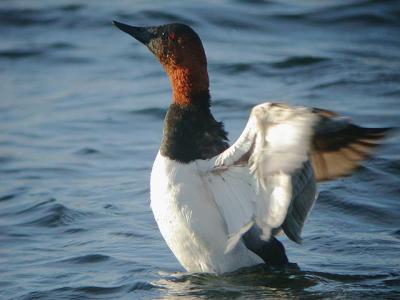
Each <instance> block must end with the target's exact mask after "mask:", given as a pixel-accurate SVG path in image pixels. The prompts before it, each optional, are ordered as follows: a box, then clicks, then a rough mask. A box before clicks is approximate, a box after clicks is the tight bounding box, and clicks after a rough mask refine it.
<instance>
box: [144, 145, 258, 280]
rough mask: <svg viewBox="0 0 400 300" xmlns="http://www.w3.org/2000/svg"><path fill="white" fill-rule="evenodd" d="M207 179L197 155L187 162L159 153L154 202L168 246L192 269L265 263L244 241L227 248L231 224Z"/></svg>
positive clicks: (154, 172) (153, 183)
mask: <svg viewBox="0 0 400 300" xmlns="http://www.w3.org/2000/svg"><path fill="white" fill-rule="evenodd" d="M207 180H208V179H207V178H205V177H204V176H202V171H201V167H199V161H194V162H190V163H185V164H184V163H180V162H177V161H174V160H171V159H169V158H167V157H164V156H162V155H161V154H160V153H158V155H157V157H156V160H155V162H154V165H153V169H152V172H151V208H152V210H153V213H154V217H155V219H156V222H157V224H158V227H159V229H160V231H161V234H162V236H163V237H164V239H165V241H166V242H167V244H168V246H169V248H170V249H171V250H172V252H173V253H174V255H175V256H176V258H177V259H178V261H179V262H180V263H181V265H182V266H183V267H184V268H185V269H186V270H187V271H189V272H210V273H224V272H229V271H233V270H236V269H238V268H241V267H246V266H252V265H255V264H259V263H262V262H263V260H262V259H261V258H260V257H258V256H257V255H256V254H254V253H253V252H251V251H250V250H248V249H247V248H246V247H245V245H244V244H243V243H242V242H240V243H239V244H238V245H236V247H235V249H234V250H232V251H230V252H229V253H225V250H226V246H227V242H228V239H229V233H228V228H227V225H226V222H225V220H224V219H223V217H222V216H221V214H220V211H219V209H218V207H217V204H216V202H215V199H214V196H213V193H212V191H211V190H210V186H209V185H208V181H207ZM206 181H207V182H206Z"/></svg>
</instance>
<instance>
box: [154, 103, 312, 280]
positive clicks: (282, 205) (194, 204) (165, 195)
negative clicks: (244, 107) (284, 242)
mask: <svg viewBox="0 0 400 300" xmlns="http://www.w3.org/2000/svg"><path fill="white" fill-rule="evenodd" d="M315 121H316V116H315V115H314V114H312V113H311V111H310V110H309V109H306V108H303V107H301V108H294V107H289V106H282V105H271V104H269V103H264V104H261V105H258V106H256V107H255V108H254V109H253V111H252V113H251V115H250V118H249V121H248V123H247V125H246V128H245V129H244V131H243V133H242V135H241V136H240V137H239V139H238V140H237V141H236V142H235V143H234V144H233V145H232V146H231V147H230V148H228V149H227V150H226V151H224V152H223V153H221V154H220V155H218V156H216V157H213V158H211V159H209V160H195V161H194V162H191V163H188V164H182V163H179V162H176V161H172V160H170V159H168V158H166V157H163V156H162V155H161V154H160V153H159V154H158V155H157V158H156V160H155V162H154V166H153V170H152V175H151V207H152V210H153V212H154V216H155V219H156V221H157V224H158V226H159V228H160V231H161V233H162V235H163V237H164V239H165V240H166V242H167V244H168V246H169V247H170V248H171V250H172V251H173V252H174V254H175V256H176V257H177V258H178V260H179V261H180V263H181V264H182V265H183V266H184V268H185V269H186V270H188V271H190V272H216V273H223V272H227V271H232V270H235V269H237V268H240V267H245V266H250V265H254V264H257V263H261V262H262V260H261V259H260V258H259V257H258V256H256V255H255V254H254V253H252V252H251V251H249V250H248V249H247V248H246V247H245V246H244V244H243V242H242V241H241V239H240V238H241V236H242V234H244V233H245V232H246V231H247V230H248V229H249V228H250V226H251V225H252V224H253V223H257V224H258V226H259V227H261V228H262V238H263V239H265V240H268V239H269V237H270V236H271V232H272V230H273V229H278V228H279V227H280V226H281V225H282V223H283V221H284V220H285V217H286V214H287V211H288V208H289V205H290V201H291V199H292V190H293V188H292V180H291V175H292V174H293V173H294V172H295V171H296V170H297V169H299V168H300V167H301V166H302V165H303V163H304V162H305V161H307V159H308V152H309V149H310V139H311V135H312V128H313V125H314V124H315ZM246 155H247V156H249V158H248V159H243V158H244V157H245V156H246ZM311 179H312V180H314V178H311ZM302 184H303V185H304V184H305V183H302ZM296 188H297V189H298V187H296ZM309 197H312V200H311V201H312V202H314V194H310V195H309Z"/></svg>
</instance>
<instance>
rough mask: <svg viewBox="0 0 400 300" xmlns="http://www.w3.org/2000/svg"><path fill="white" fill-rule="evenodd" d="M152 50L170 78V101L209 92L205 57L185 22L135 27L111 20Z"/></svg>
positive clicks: (189, 99)
mask: <svg viewBox="0 0 400 300" xmlns="http://www.w3.org/2000/svg"><path fill="white" fill-rule="evenodd" d="M114 24H115V26H117V27H118V28H119V29H121V30H122V31H124V32H126V33H128V34H129V35H131V36H133V37H134V38H135V39H137V40H138V41H140V42H141V43H143V44H144V45H146V46H147V48H149V50H150V51H151V52H152V53H154V55H155V56H156V57H157V58H158V60H159V61H160V63H161V64H162V65H163V67H164V69H165V71H166V72H167V74H168V77H169V78H170V80H171V84H172V90H173V101H174V103H177V104H182V105H185V104H191V103H193V101H197V100H195V99H197V98H198V95H199V94H204V93H205V94H207V95H208V87H209V82H208V73H207V59H206V56H205V53H204V48H203V45H202V43H201V40H200V38H199V36H198V35H197V34H196V32H194V30H193V29H192V28H190V27H189V26H187V25H185V24H179V23H173V24H167V25H162V26H156V27H136V26H129V25H126V24H123V23H119V22H116V21H114Z"/></svg>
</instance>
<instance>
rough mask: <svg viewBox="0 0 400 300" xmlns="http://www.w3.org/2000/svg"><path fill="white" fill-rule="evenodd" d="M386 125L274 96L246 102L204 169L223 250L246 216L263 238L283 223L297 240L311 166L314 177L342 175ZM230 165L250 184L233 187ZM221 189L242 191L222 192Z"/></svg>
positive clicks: (310, 198) (308, 201) (311, 192)
mask: <svg viewBox="0 0 400 300" xmlns="http://www.w3.org/2000/svg"><path fill="white" fill-rule="evenodd" d="M387 130H388V129H386V128H384V129H367V128H362V127H359V126H356V125H354V124H351V123H350V122H349V121H348V120H347V119H344V118H341V117H339V116H338V115H336V114H334V113H332V112H329V111H325V110H320V109H314V108H306V107H291V106H287V105H283V104H277V103H264V104H261V105H258V106H256V107H254V108H253V110H252V112H251V115H250V118H249V120H248V122H247V125H246V127H245V129H244V131H243V133H242V134H241V136H240V137H239V138H238V140H237V141H236V142H235V143H234V144H233V145H232V146H231V147H229V148H228V149H227V150H225V151H224V152H222V153H221V154H220V155H218V156H216V157H214V158H212V159H211V160H210V162H211V165H212V167H211V168H210V169H209V170H208V171H207V174H208V180H209V181H210V184H209V187H210V190H211V192H212V193H213V194H214V199H215V201H216V202H217V205H218V207H219V208H220V211H221V214H222V216H223V217H224V220H225V221H226V223H227V226H228V230H229V233H230V234H231V236H232V238H231V240H230V243H229V244H228V249H232V248H233V247H234V246H235V244H236V243H237V242H238V241H239V240H240V237H241V235H242V234H243V233H244V232H245V231H246V229H248V228H250V227H251V225H252V224H253V223H257V225H258V226H259V227H261V228H262V238H263V239H265V240H267V239H269V237H270V236H271V234H275V233H276V232H277V231H279V230H280V229H283V230H284V232H285V233H286V234H287V235H288V237H289V238H291V239H292V240H294V241H296V242H300V241H301V238H300V234H301V230H302V228H303V225H304V222H305V220H306V218H307V216H308V214H309V212H310V210H311V208H312V206H313V204H314V201H315V179H314V173H315V174H316V178H317V180H319V181H321V180H327V179H331V178H335V177H337V176H341V175H345V174H348V173H349V172H351V170H353V169H354V168H355V167H357V166H358V164H359V161H360V160H362V159H364V158H365V157H367V156H368V154H369V153H370V152H371V151H370V150H371V149H372V148H373V147H375V146H376V145H377V143H376V142H377V141H378V140H379V139H380V138H382V137H384V135H385V133H386V131H387ZM361 146H362V147H361ZM309 159H311V165H312V168H311V167H310V162H309ZM238 168H239V169H241V171H240V172H241V173H243V170H244V172H247V173H249V174H250V175H251V176H250V177H251V178H252V180H253V181H252V182H250V183H248V184H247V186H249V187H250V188H249V187H247V188H246V189H241V188H238V186H240V185H241V183H240V176H239V177H236V179H235V181H233V180H230V179H229V178H230V177H234V176H233V175H234V174H235V172H236V173H237V170H238ZM312 169H313V171H312ZM233 170H235V171H233ZM219 177H221V178H222V179H221V178H220V180H218V178H219ZM246 180H247V181H249V179H246ZM250 181H251V180H250ZM213 182H218V183H216V184H213ZM243 186H244V185H243ZM224 189H229V190H230V191H233V190H235V189H236V190H237V192H236V193H237V194H239V193H243V192H244V193H245V195H241V196H240V197H239V196H238V195H234V196H232V195H227V194H226V193H225V194H224V192H223V190H224Z"/></svg>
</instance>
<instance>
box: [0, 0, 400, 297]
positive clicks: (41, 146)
mask: <svg viewBox="0 0 400 300" xmlns="http://www.w3.org/2000/svg"><path fill="white" fill-rule="evenodd" d="M112 19H117V20H120V21H123V22H127V23H130V24H132V25H135V24H136V25H157V24H163V23H168V22H175V21H179V22H185V23H188V24H189V25H191V26H193V27H194V28H195V30H196V31H197V32H198V33H199V34H200V36H201V37H202V39H203V42H204V46H205V49H206V52H207V55H208V60H209V71H210V79H211V91H212V96H213V101H214V102H213V103H214V106H213V112H214V114H215V116H216V118H218V119H220V120H223V121H225V124H226V128H227V129H228V130H229V132H230V137H231V140H234V139H235V138H236V137H237V136H238V135H239V133H240V130H241V129H242V128H243V126H244V124H245V122H246V119H247V116H248V114H249V110H250V108H251V107H252V106H253V105H255V104H257V103H260V102H261V101H262V100H265V99H273V100H281V101H285V102H288V103H292V104H303V105H311V106H317V107H323V108H327V109H332V110H335V111H338V112H340V113H345V114H346V115H348V116H350V117H351V118H352V119H353V120H354V121H355V122H357V123H360V124H363V125H369V126H391V125H397V126H398V125H399V116H400V101H399V98H400V39H399V38H398V37H399V36H400V5H399V3H398V2H397V1H380V0H379V1H378V0H377V1H361V0H354V1H349V0H343V1H341V0H339V1H332V2H329V3H327V2H321V1H316V0H315V1H302V2H301V1H288V0H286V1H262V0H253V1H228V0H221V1H211V0H210V1H202V2H201V3H196V2H194V1H190V2H189V1H185V2H183V1H182V2H179V1H168V2H167V1H66V0H59V1H50V0H45V1H27V0H26V1H18V0H16V1H11V0H9V1H6V0H4V1H1V2H0V33H1V35H0V36H1V44H0V87H1V88H0V90H1V98H0V120H1V125H0V298H2V299H72V298H77V299H78V298H79V299H82V298H96V299H112V298H126V299H134V298H138V299H143V298H147V299H148V298H162V299H165V298H174V297H177V296H184V297H188V298H190V297H192V298H196V297H199V298H217V299H223V298H225V299H232V298H245V299H246V298H249V299H256V298H260V299H265V298H276V297H284V298H286V297H300V298H324V297H330V298H334V297H337V298H361V297H362V298H371V299H375V298H396V296H397V297H399V296H400V287H399V286H400V257H399V254H400V202H399V200H400V199H399V198H400V197H399V196H400V188H399V186H400V177H399V175H400V156H399V153H400V138H399V135H397V136H393V137H391V138H389V139H388V140H387V141H386V143H385V145H384V146H383V147H381V148H380V149H379V151H378V153H377V155H376V156H375V157H374V158H373V159H371V160H370V161H368V162H366V163H365V164H364V165H363V167H362V168H361V169H360V171H359V172H358V173H357V174H355V175H353V176H352V177H348V178H345V179H340V180H337V181H334V182H330V183H326V184H323V185H321V187H320V191H321V193H320V198H319V200H318V202H317V204H316V205H315V208H314V211H313V213H312V214H311V217H310V220H309V222H308V224H307V226H306V228H305V232H304V236H303V237H304V244H303V245H302V246H299V245H296V244H294V243H292V242H290V241H288V240H287V239H283V242H284V244H285V245H286V247H287V251H288V255H289V257H290V259H291V261H293V262H296V263H297V264H298V265H299V267H300V270H299V269H295V268H292V269H287V270H272V269H269V268H267V267H265V266H257V267H253V268H249V269H246V270H241V271H238V272H234V273H233V274H227V275H224V276H215V275H209V274H188V273H185V272H184V270H183V269H182V268H181V267H180V265H179V264H178V263H177V261H176V260H175V258H174V256H173V255H172V253H171V252H170V251H169V249H168V248H167V246H166V244H165V243H164V241H163V240H162V238H161V236H160V233H159V232H158V229H157V226H156V224H155V222H154V220H153V217H152V213H151V211H150V208H149V175H150V169H151V165H152V162H153V159H154V157H155V155H156V152H157V150H158V145H159V141H160V138H161V132H162V121H163V116H164V113H165V110H166V108H167V107H168V104H169V102H170V89H169V83H168V80H167V78H166V76H165V75H164V73H163V71H162V69H161V67H160V66H159V64H158V62H157V61H156V60H155V59H154V57H153V56H152V55H151V54H150V53H149V52H148V50H147V49H145V47H143V46H142V45H140V44H139V43H138V42H137V41H134V40H133V39H131V38H130V37H129V36H127V35H126V34H123V33H122V32H120V31H118V30H117V29H116V28H114V27H113V26H112V25H111V20H112Z"/></svg>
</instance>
